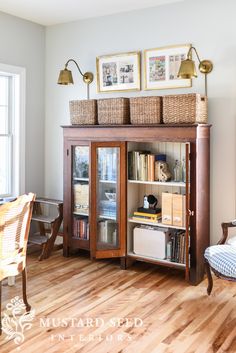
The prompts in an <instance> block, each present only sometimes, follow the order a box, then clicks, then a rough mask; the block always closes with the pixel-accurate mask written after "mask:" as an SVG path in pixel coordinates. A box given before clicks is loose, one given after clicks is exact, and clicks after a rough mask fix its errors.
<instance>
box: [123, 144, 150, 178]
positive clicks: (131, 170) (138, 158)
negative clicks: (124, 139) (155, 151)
mask: <svg viewBox="0 0 236 353" xmlns="http://www.w3.org/2000/svg"><path fill="white" fill-rule="evenodd" d="M148 154H150V151H130V152H128V178H129V179H130V180H144V181H145V180H147V177H148V163H147V156H148Z"/></svg>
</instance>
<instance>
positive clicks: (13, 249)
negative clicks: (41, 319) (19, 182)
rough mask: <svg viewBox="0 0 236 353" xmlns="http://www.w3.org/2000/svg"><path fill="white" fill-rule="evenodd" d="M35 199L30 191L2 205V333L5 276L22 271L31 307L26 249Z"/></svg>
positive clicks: (26, 304) (0, 212)
mask: <svg viewBox="0 0 236 353" xmlns="http://www.w3.org/2000/svg"><path fill="white" fill-rule="evenodd" d="M34 200H35V195H34V194H32V193H30V194H28V195H23V196H20V197H19V198H18V199H17V200H16V201H13V202H9V203H6V204H5V205H3V206H0V334H1V333H2V324H1V285H2V280H3V279H4V278H7V277H9V276H16V275H18V274H19V273H22V289H23V301H24V304H25V306H26V311H27V312H29V311H30V309H31V307H30V305H29V303H28V301H27V296H26V250H27V241H28V235H29V228H30V220H31V217H32V209H33V201H34Z"/></svg>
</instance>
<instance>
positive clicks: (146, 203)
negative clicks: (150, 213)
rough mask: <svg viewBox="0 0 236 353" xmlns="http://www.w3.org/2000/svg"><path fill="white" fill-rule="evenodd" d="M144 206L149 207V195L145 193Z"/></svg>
mask: <svg viewBox="0 0 236 353" xmlns="http://www.w3.org/2000/svg"><path fill="white" fill-rule="evenodd" d="M143 208H146V209H148V208H149V202H148V197H147V195H144V197H143Z"/></svg>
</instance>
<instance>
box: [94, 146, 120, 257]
mask: <svg viewBox="0 0 236 353" xmlns="http://www.w3.org/2000/svg"><path fill="white" fill-rule="evenodd" d="M92 146H93V147H92V156H93V157H92V161H94V159H95V163H94V164H93V162H92V170H93V172H92V173H93V178H94V181H95V183H94V184H95V185H94V188H93V189H92V190H93V191H92V199H93V201H92V204H93V205H92V207H93V211H92V213H93V214H94V216H93V217H94V218H93V224H94V228H93V230H94V233H95V237H94V243H93V245H94V246H93V250H94V252H95V256H94V257H97V258H99V257H101V258H102V257H104V258H105V257H115V256H117V257H118V256H124V255H125V250H124V248H125V245H124V242H125V229H124V225H125V224H126V222H125V219H124V218H125V217H126V214H125V208H126V196H125V195H126V193H125V190H122V188H123V187H125V178H126V167H125V165H126V164H125V146H126V145H125V143H120V142H117V143H116V142H113V143H111V142H110V143H109V142H107V143H106V142H103V143H93V144H92ZM122 166H123V168H122ZM93 255H94V253H93Z"/></svg>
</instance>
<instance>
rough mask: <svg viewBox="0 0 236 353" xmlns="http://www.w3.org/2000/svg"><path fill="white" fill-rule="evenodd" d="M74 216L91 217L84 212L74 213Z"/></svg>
mask: <svg viewBox="0 0 236 353" xmlns="http://www.w3.org/2000/svg"><path fill="white" fill-rule="evenodd" d="M73 214H74V215H76V216H85V217H89V214H88V213H83V212H77V211H74V212H73Z"/></svg>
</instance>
